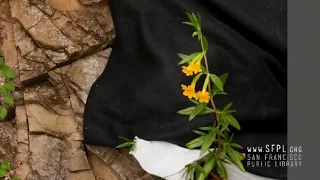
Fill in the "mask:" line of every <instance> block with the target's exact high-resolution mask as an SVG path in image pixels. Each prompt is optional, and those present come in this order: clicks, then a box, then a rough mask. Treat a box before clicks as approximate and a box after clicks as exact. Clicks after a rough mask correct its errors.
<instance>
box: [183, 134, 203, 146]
mask: <svg viewBox="0 0 320 180" xmlns="http://www.w3.org/2000/svg"><path fill="white" fill-rule="evenodd" d="M204 140H205V137H204V136H200V137H197V138H196V139H194V140H192V141H190V142H188V143H187V144H186V146H187V148H188V149H194V148H196V147H200V146H201V145H202V144H203V142H204Z"/></svg>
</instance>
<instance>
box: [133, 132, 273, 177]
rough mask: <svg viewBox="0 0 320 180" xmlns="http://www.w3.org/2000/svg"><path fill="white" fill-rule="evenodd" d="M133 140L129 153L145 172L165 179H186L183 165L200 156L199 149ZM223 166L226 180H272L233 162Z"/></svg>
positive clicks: (136, 138)
mask: <svg viewBox="0 0 320 180" xmlns="http://www.w3.org/2000/svg"><path fill="white" fill-rule="evenodd" d="M134 141H135V142H136V146H135V149H134V150H133V151H130V154H132V155H133V156H134V157H135V158H136V159H137V161H138V162H139V164H140V166H141V167H142V168H143V169H144V170H145V171H146V172H148V173H149V174H153V175H156V176H158V177H161V178H164V179H166V180H188V177H186V176H185V177H183V174H184V172H185V166H186V165H187V164H190V163H192V162H194V161H196V160H199V159H200V158H201V157H199V154H200V150H189V149H186V148H182V147H180V146H177V145H175V144H171V143H168V142H163V141H146V140H143V139H140V138H138V137H135V139H134ZM225 166H226V168H227V171H228V176H229V177H228V180H273V179H270V178H265V177H261V176H257V175H254V174H251V173H248V172H246V173H244V172H242V171H240V170H239V169H238V167H237V166H235V165H234V164H228V163H226V164H225Z"/></svg>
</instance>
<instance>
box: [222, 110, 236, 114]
mask: <svg viewBox="0 0 320 180" xmlns="http://www.w3.org/2000/svg"><path fill="white" fill-rule="evenodd" d="M234 112H236V110H226V111H224V113H225V114H231V113H234Z"/></svg>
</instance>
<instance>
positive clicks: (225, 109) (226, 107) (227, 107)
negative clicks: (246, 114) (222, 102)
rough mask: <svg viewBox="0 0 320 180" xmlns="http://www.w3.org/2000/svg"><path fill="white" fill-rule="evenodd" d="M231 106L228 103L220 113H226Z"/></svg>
mask: <svg viewBox="0 0 320 180" xmlns="http://www.w3.org/2000/svg"><path fill="white" fill-rule="evenodd" d="M231 106H232V102H231V103H229V104H227V105H226V106H225V107H224V108H223V110H222V111H227V110H229V109H230V108H231Z"/></svg>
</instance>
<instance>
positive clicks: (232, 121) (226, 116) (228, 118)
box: [225, 114, 241, 130]
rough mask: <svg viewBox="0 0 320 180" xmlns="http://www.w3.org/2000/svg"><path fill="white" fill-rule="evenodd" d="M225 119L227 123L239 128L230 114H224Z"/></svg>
mask: <svg viewBox="0 0 320 180" xmlns="http://www.w3.org/2000/svg"><path fill="white" fill-rule="evenodd" d="M225 118H226V120H227V121H228V123H229V124H230V125H231V126H233V127H234V128H236V129H238V130H240V129H241V127H240V125H239V122H238V121H237V120H236V119H235V118H234V117H233V116H232V115H230V114H226V115H225Z"/></svg>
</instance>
